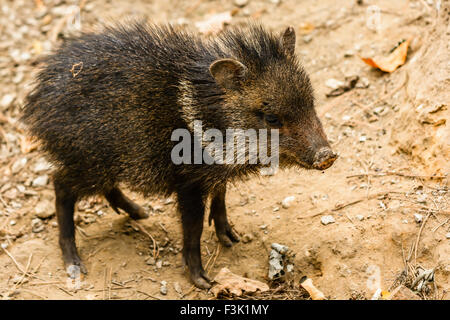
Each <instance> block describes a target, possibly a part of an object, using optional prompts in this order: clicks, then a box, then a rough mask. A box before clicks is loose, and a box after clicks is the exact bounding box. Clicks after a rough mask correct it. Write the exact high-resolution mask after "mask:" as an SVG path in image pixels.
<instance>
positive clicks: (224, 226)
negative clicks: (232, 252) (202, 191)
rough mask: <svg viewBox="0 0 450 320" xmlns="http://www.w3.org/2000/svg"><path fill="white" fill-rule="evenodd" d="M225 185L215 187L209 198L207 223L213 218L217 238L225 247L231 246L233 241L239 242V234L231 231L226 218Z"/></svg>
mask: <svg viewBox="0 0 450 320" xmlns="http://www.w3.org/2000/svg"><path fill="white" fill-rule="evenodd" d="M225 193H226V185H224V186H222V187H220V188H218V189H216V191H215V192H214V194H213V196H212V199H211V210H210V214H209V224H210V225H211V220H214V227H215V228H216V234H217V238H218V239H219V241H220V243H221V244H222V245H223V246H225V247H231V246H232V245H233V242H239V236H238V235H237V234H236V232H234V231H233V228H232V227H231V226H230V224H229V222H228V218H227V209H226V206H225Z"/></svg>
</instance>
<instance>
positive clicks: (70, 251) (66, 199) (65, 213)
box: [54, 178, 87, 278]
mask: <svg viewBox="0 0 450 320" xmlns="http://www.w3.org/2000/svg"><path fill="white" fill-rule="evenodd" d="M54 185H55V195H56V201H55V206H56V217H57V219H58V225H59V246H60V247H61V250H62V256H63V260H64V266H65V268H66V271H67V274H68V275H69V276H70V277H71V278H76V277H77V276H79V273H80V271H81V272H83V273H86V272H87V271H86V267H85V266H84V265H83V263H82V261H81V259H80V256H79V255H78V251H77V247H76V245H75V224H74V221H73V214H74V207H75V203H76V201H77V196H76V195H74V194H73V193H72V192H71V190H70V188H67V187H66V186H64V184H63V183H61V182H60V181H58V179H57V178H55V181H54Z"/></svg>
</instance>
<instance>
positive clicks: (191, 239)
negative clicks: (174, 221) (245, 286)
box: [177, 188, 211, 289]
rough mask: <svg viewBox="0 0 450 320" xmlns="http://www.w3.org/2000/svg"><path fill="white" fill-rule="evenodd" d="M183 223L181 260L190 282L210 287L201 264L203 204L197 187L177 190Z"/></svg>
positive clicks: (201, 286) (209, 281) (206, 287)
mask: <svg viewBox="0 0 450 320" xmlns="http://www.w3.org/2000/svg"><path fill="white" fill-rule="evenodd" d="M177 194H178V206H179V210H180V212H181V221H182V224H183V260H184V262H185V264H186V265H187V266H188V269H189V273H190V277H191V280H192V282H193V283H194V284H195V285H196V286H197V287H199V288H202V289H208V288H210V287H211V280H210V279H209V278H208V276H207V275H206V272H205V270H204V269H203V266H202V260H201V253H200V238H201V236H202V232H203V217H204V214H205V205H204V202H203V196H202V193H201V191H200V190H199V189H197V188H183V189H182V190H179V191H178V192H177Z"/></svg>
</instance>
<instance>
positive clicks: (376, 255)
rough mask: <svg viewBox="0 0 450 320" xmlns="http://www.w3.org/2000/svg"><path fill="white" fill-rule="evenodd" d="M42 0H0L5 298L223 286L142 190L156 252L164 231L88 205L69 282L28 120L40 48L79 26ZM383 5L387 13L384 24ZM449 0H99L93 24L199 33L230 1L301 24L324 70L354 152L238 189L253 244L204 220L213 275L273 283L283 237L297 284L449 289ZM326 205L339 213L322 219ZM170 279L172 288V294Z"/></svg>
mask: <svg viewBox="0 0 450 320" xmlns="http://www.w3.org/2000/svg"><path fill="white" fill-rule="evenodd" d="M82 2H83V1H82ZM275 2H279V3H278V4H276V3H275ZM433 2H434V3H433ZM40 3H41V1H35V4H36V5H35V4H34V2H31V1H25V0H14V1H12V0H3V1H2V2H1V3H0V34H1V36H0V82H1V86H0V243H1V244H2V248H3V250H0V266H1V270H2V272H0V296H1V297H3V299H154V298H161V299H181V298H183V299H188V298H189V299H207V298H211V297H212V294H211V293H209V292H207V291H206V290H199V289H193V288H192V285H191V283H190V282H189V281H188V278H187V277H186V272H185V270H184V268H183V266H182V264H181V253H180V249H181V240H182V235H181V225H180V218H179V215H178V213H177V212H176V209H175V206H174V204H173V202H172V201H167V199H159V198H156V197H155V198H151V199H143V198H141V197H140V196H139V195H131V197H132V198H134V199H136V201H137V202H139V203H140V204H142V205H144V206H146V207H147V208H149V211H150V218H149V219H147V220H145V221H141V222H140V223H141V225H142V226H144V228H145V230H147V232H148V233H149V234H151V235H152V236H153V238H154V239H155V240H156V241H157V242H158V245H159V248H160V252H159V256H158V258H157V261H156V263H155V261H151V260H152V259H151V257H152V256H153V248H152V241H151V240H150V239H149V238H148V236H147V235H145V234H144V233H142V232H140V231H138V230H137V229H136V228H135V227H133V226H132V225H131V224H130V220H129V218H128V217H127V216H125V215H117V214H116V213H115V212H114V211H113V210H112V209H111V208H110V207H109V206H108V205H107V203H106V201H105V200H103V199H101V198H93V199H87V200H84V201H82V202H80V203H79V204H78V206H77V213H76V217H77V244H78V248H79V250H80V254H81V257H82V258H83V260H84V262H85V264H86V266H87V268H88V271H89V273H88V275H87V276H85V277H84V278H83V279H82V283H81V288H80V289H79V290H72V289H71V285H70V283H69V282H70V281H69V282H68V281H67V278H66V275H65V271H64V269H63V265H62V259H61V254H60V250H59V247H58V243H57V234H58V228H57V223H56V218H55V216H54V206H53V201H54V194H53V187H52V184H51V182H50V179H49V177H50V176H51V168H49V167H48V166H47V165H46V162H45V160H44V159H43V155H42V154H41V153H40V152H39V150H35V149H33V145H31V144H30V143H29V142H28V141H27V140H26V138H25V133H24V131H23V128H22V127H21V126H20V124H18V123H17V119H18V117H19V113H20V108H21V105H22V104H23V100H24V97H25V96H26V94H27V92H29V89H30V85H31V79H32V77H33V73H34V72H35V71H36V69H37V68H36V66H37V64H38V61H37V59H38V57H39V55H41V54H45V53H46V52H48V50H50V49H52V48H54V47H55V46H57V44H58V43H60V42H61V41H62V39H61V37H57V35H58V33H62V34H63V35H64V34H67V33H69V32H71V30H70V28H69V27H70V25H68V24H66V21H67V20H68V19H67V17H68V16H70V12H71V11H70V9H71V7H70V6H71V5H77V4H78V1H71V0H68V1H61V0H49V1H45V0H44V1H43V2H42V3H43V5H42V6H39V4H40ZM131 3H132V4H131ZM437 4H440V7H439V6H438V8H439V12H438V10H437V7H436V5H437ZM370 5H377V6H378V8H380V10H381V11H380V20H379V23H378V24H376V26H378V28H377V29H374V27H373V23H372V22H371V21H374V20H373V15H371V14H370V12H371V11H370V10H371V9H368V8H369V6H370ZM449 7H450V5H449V1H412V0H411V1H406V0H402V1H400V0H399V1H363V5H359V4H357V1H344V0H340V1H332V0H323V1H320V2H316V1H306V0H298V1H295V0H282V1H269V0H250V1H248V4H246V5H245V6H244V7H242V8H238V7H237V6H236V5H234V4H233V1H225V0H221V1H206V0H205V1H201V0H200V1H180V0H169V1H150V0H147V1H146V0H135V1H125V0H115V1H108V0H88V1H86V2H84V4H83V8H82V10H81V27H82V29H83V30H92V29H93V28H95V25H96V24H98V23H99V22H108V21H116V20H119V19H123V18H124V17H128V16H130V15H131V16H134V15H142V14H146V15H147V17H148V19H149V20H151V21H154V22H168V21H169V22H172V23H183V24H186V25H187V26H188V27H190V28H192V29H194V30H195V28H196V26H195V22H199V21H204V20H205V19H206V18H207V16H208V15H210V14H214V13H221V12H229V11H232V12H233V17H232V19H231V22H230V23H231V24H233V25H235V24H240V23H245V21H246V19H249V18H252V19H258V20H260V21H261V22H262V23H264V24H265V25H267V26H269V27H270V28H272V29H273V30H276V31H281V30H282V29H283V28H284V27H286V26H288V25H292V26H294V27H295V29H296V31H297V47H296V50H297V54H298V55H299V56H300V58H301V60H302V62H303V65H304V66H305V68H306V70H307V71H308V72H309V73H310V76H311V79H312V82H313V86H314V88H315V91H316V98H317V110H318V113H319V115H320V116H321V119H322V121H323V125H324V127H325V130H326V132H327V135H328V137H329V139H330V141H331V143H332V146H333V148H334V149H335V150H337V151H338V152H339V154H340V158H339V160H338V161H337V162H336V163H335V165H334V166H333V167H332V168H330V169H329V170H327V171H325V172H323V173H322V172H309V171H306V170H304V171H298V170H289V171H284V172H279V173H277V174H276V175H274V176H264V177H261V178H259V179H251V180H248V181H246V182H244V183H239V184H236V185H233V186H231V187H230V191H229V193H228V199H227V205H228V214H229V217H230V219H231V221H232V222H233V224H234V227H235V229H236V230H237V232H238V233H239V234H240V235H241V236H242V237H244V238H246V241H245V243H244V241H241V242H240V243H238V244H236V245H234V246H233V247H232V248H231V249H226V248H222V247H220V246H219V244H218V241H217V238H216V236H215V232H214V227H213V226H208V225H207V222H206V221H205V230H204V234H203V238H202V250H203V251H202V254H203V262H204V264H205V265H206V264H207V262H208V261H209V264H208V271H209V274H210V275H212V276H214V275H215V274H216V273H217V272H218V271H219V270H220V269H221V268H222V267H227V268H229V269H230V270H231V271H232V272H234V273H236V274H238V275H241V276H245V277H249V278H252V279H256V280H260V281H263V282H267V271H268V256H269V250H270V244H271V243H273V242H276V243H280V244H284V245H287V246H288V247H289V248H290V249H291V250H292V252H293V253H295V258H294V273H293V279H295V280H294V281H295V282H294V284H295V285H294V289H295V288H298V281H299V279H300V278H301V277H302V276H307V277H309V278H311V279H312V280H313V281H314V283H315V285H316V286H317V287H318V288H320V290H321V291H322V292H323V293H324V294H325V295H326V296H327V297H328V298H330V299H370V298H371V297H372V295H373V294H374V292H375V291H376V290H377V289H382V290H384V291H392V290H393V289H394V288H396V287H397V286H398V285H399V284H401V283H402V284H404V285H405V286H406V287H409V288H411V289H414V290H415V294H416V295H417V296H416V297H418V298H422V299H449V298H450V295H449V290H450V277H449V276H450V239H449V237H450V235H449V232H450V223H449V218H450V217H449V213H450V212H449V210H450V209H449V206H448V200H449V199H448V178H447V176H446V175H447V174H448V172H449V165H448V160H449V152H448V151H449V149H448V141H449V130H448V124H447V122H448V101H450V99H449V96H448V91H449V90H448V88H449V69H448V59H449V50H448V44H449V43H450V41H449V32H448V31H449V29H448V25H449V23H448V16H449ZM310 26H313V27H314V29H313V30H311V28H310ZM409 38H412V42H411V46H410V50H409V53H408V59H407V62H406V64H405V65H404V66H402V67H400V68H399V69H398V70H396V71H395V72H393V73H391V74H389V73H383V72H381V71H378V70H374V69H372V68H371V67H369V66H368V65H366V64H364V63H363V62H362V61H361V59H360V57H359V56H365V57H367V56H376V55H387V54H388V52H389V50H390V49H392V48H393V47H395V46H396V44H397V43H398V42H399V41H401V40H402V39H409ZM355 75H357V76H359V77H360V83H362V82H364V81H367V82H368V84H369V86H368V87H367V88H355V89H353V90H351V91H348V92H346V93H344V94H343V95H341V96H339V97H332V98H327V97H326V93H328V92H329V91H331V89H330V88H329V87H327V83H329V82H327V81H329V79H337V80H340V81H343V80H344V79H345V77H347V76H355ZM433 176H434V178H433ZM442 177H443V178H442ZM288 196H294V197H295V200H294V202H293V203H292V204H291V205H290V206H289V207H288V208H284V207H283V206H282V205H281V202H282V200H283V199H285V198H286V197H288ZM415 214H416V216H415ZM417 214H418V215H420V216H421V218H422V220H421V222H416V219H419V220H420V217H419V216H417ZM324 215H331V216H333V218H334V220H335V222H334V223H331V224H328V225H324V224H322V223H321V218H322V217H323V216H324ZM420 268H423V269H425V270H432V269H434V278H433V279H434V281H431V282H429V283H426V284H424V285H423V287H422V288H417V286H413V282H414V280H416V279H417V277H418V275H419V273H420ZM405 271H406V272H405ZM163 280H164V281H167V283H168V284H167V288H168V292H167V295H162V294H161V293H160V282H161V281H163ZM175 288H177V289H178V291H180V292H181V293H179V292H177V290H176V289H175ZM293 297H295V295H290V294H288V293H286V296H285V297H283V298H286V299H288V298H293ZM278 298H280V297H279V296H278Z"/></svg>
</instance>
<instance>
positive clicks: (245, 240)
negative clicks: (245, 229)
mask: <svg viewBox="0 0 450 320" xmlns="http://www.w3.org/2000/svg"><path fill="white" fill-rule="evenodd" d="M252 240H253V236H252V235H251V234H250V233H246V234H244V236H243V237H242V242H243V243H249V242H251V241H252Z"/></svg>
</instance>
